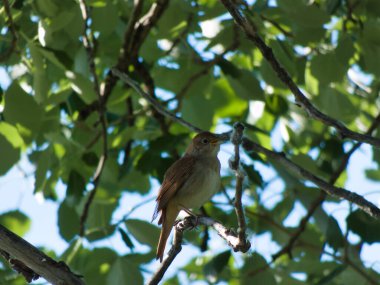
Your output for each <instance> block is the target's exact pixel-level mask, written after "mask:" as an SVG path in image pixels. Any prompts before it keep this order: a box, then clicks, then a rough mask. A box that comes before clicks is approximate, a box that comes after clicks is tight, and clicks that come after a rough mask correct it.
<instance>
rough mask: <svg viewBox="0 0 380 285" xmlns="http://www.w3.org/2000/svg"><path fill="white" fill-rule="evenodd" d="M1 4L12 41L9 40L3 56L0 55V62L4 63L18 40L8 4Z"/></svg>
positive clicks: (4, 1)
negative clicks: (8, 45) (9, 43)
mask: <svg viewBox="0 0 380 285" xmlns="http://www.w3.org/2000/svg"><path fill="white" fill-rule="evenodd" d="M3 3H4V10H5V14H6V15H7V17H8V20H7V25H8V30H9V31H10V32H11V35H12V40H11V45H10V47H9V48H8V49H7V50H6V51H5V52H4V53H3V54H0V62H1V61H5V60H6V59H7V58H8V57H9V56H10V55H11V54H12V52H13V51H14V50H15V49H16V46H17V39H18V37H17V32H16V27H15V24H14V22H13V17H12V12H11V8H10V6H9V2H8V0H3Z"/></svg>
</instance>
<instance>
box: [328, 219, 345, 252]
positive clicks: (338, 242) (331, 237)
mask: <svg viewBox="0 0 380 285" xmlns="http://www.w3.org/2000/svg"><path fill="white" fill-rule="evenodd" d="M326 242H327V244H328V245H329V246H331V247H332V248H333V249H334V250H335V251H337V250H338V249H339V248H341V247H343V245H344V237H343V233H342V230H341V229H340V227H339V224H338V222H337V221H336V219H335V218H334V217H333V216H330V217H329V221H328V225H327V230H326Z"/></svg>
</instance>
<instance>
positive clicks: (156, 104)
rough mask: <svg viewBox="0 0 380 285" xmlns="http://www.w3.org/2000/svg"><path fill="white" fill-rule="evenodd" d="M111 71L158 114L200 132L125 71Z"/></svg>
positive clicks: (200, 130) (114, 69) (199, 130)
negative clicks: (168, 108) (148, 92)
mask: <svg viewBox="0 0 380 285" xmlns="http://www.w3.org/2000/svg"><path fill="white" fill-rule="evenodd" d="M112 73H113V74H114V75H116V76H117V77H119V78H120V79H121V80H123V81H124V82H125V83H127V84H128V85H129V86H131V87H132V88H133V89H135V91H136V92H137V93H138V94H139V95H140V96H142V97H143V98H144V99H145V100H147V101H148V102H149V103H150V104H151V105H152V106H153V107H154V108H155V109H156V110H157V111H158V112H159V113H160V114H162V115H164V116H167V117H169V118H170V119H172V120H173V121H176V122H177V123H180V124H181V125H184V126H186V127H187V128H189V129H190V130H192V131H194V132H197V133H200V132H202V129H200V128H198V127H196V126H194V125H193V124H190V123H189V122H187V121H185V120H184V119H182V118H180V117H177V116H176V115H174V114H172V113H170V112H169V111H167V110H166V109H165V108H164V107H162V105H161V104H160V103H159V102H158V101H157V100H156V99H154V98H153V97H152V96H150V95H149V94H147V93H146V92H144V91H143V90H142V89H141V88H140V86H139V85H138V83H137V82H135V81H134V80H133V79H131V78H130V77H129V76H128V75H126V74H125V73H123V72H121V71H120V70H118V69H116V68H112Z"/></svg>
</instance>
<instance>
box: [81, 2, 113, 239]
mask: <svg viewBox="0 0 380 285" xmlns="http://www.w3.org/2000/svg"><path fill="white" fill-rule="evenodd" d="M79 4H80V9H81V13H82V18H83V21H84V29H83V45H84V47H85V49H86V52H87V57H88V63H89V66H90V72H91V75H92V79H93V85H94V90H95V93H96V94H97V97H98V113H99V121H100V125H101V135H102V139H103V152H102V155H101V157H100V159H99V162H98V165H97V167H96V170H95V174H94V177H93V184H94V188H93V189H92V190H91V192H90V194H89V196H88V198H87V200H86V203H85V205H84V208H83V212H82V214H81V217H80V229H79V235H80V236H84V234H85V224H86V220H87V217H88V212H89V210H90V207H91V204H92V201H93V200H94V197H95V195H96V191H97V189H98V185H99V180H100V177H101V174H102V172H103V169H104V166H105V162H106V160H107V156H108V146H107V121H106V117H105V105H104V104H105V102H104V101H103V97H102V95H101V92H100V88H99V80H98V76H97V74H96V66H95V48H94V36H93V35H92V32H91V30H90V27H89V22H90V17H89V13H88V7H87V5H86V0H80V1H79Z"/></svg>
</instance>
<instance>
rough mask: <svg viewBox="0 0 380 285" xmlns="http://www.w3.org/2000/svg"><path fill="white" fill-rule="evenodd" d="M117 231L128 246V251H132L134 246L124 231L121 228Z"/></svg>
mask: <svg viewBox="0 0 380 285" xmlns="http://www.w3.org/2000/svg"><path fill="white" fill-rule="evenodd" d="M118 230H119V233H120V235H121V238H122V239H123V241H124V243H125V244H126V246H128V248H129V249H130V250H133V249H134V248H135V245H134V244H133V242H132V240H131V239H130V238H129V236H128V234H127V233H126V231H124V230H123V229H122V228H118Z"/></svg>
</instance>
